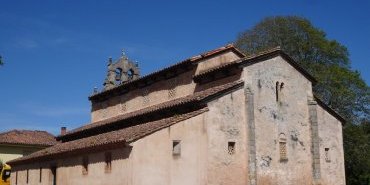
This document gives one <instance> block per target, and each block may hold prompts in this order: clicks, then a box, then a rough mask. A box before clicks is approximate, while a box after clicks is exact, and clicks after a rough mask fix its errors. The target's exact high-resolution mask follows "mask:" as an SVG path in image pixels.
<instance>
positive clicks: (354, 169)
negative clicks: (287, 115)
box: [235, 16, 370, 185]
mask: <svg viewBox="0 0 370 185" xmlns="http://www.w3.org/2000/svg"><path fill="white" fill-rule="evenodd" d="M235 45H236V46H237V47H238V48H240V49H241V50H242V51H243V52H245V53H246V54H247V55H249V54H255V53H258V52H260V51H264V50H267V49H270V48H273V47H276V46H280V47H281V48H282V50H283V51H285V52H286V53H287V54H288V55H289V56H291V57H292V58H293V59H294V60H295V61H296V62H298V63H299V64H300V65H301V66H302V67H303V68H305V69H306V70H307V71H308V72H310V73H311V74H312V75H313V76H315V77H316V79H317V80H318V84H317V85H315V87H314V91H315V94H316V95H317V96H318V97H320V98H321V99H322V100H323V101H324V102H325V103H327V104H328V105H329V106H330V107H333V108H334V109H335V110H336V111H337V112H339V113H340V114H341V115H342V116H344V117H345V119H346V120H347V122H348V124H347V126H345V128H344V147H345V162H346V173H347V184H348V185H352V184H353V185H354V184H356V185H358V184H365V183H369V182H366V181H367V180H366V178H368V177H369V176H370V171H369V166H370V164H369V161H370V155H369V143H370V141H369V126H368V121H364V120H370V116H369V115H370V88H369V86H368V85H367V84H366V83H365V81H364V80H363V79H362V78H361V76H360V73H359V72H358V71H354V70H352V69H351V61H350V59H349V52H348V50H347V48H346V47H345V46H343V45H342V44H340V43H339V42H337V41H336V40H330V39H328V38H327V37H326V34H325V32H324V31H323V30H320V29H318V28H316V27H314V26H313V25H312V24H311V22H310V21H309V20H307V19H305V18H302V17H297V16H277V17H268V18H265V19H263V20H262V21H261V22H259V23H258V24H257V25H255V26H254V27H253V28H251V29H248V30H246V31H244V32H242V33H240V34H239V35H238V37H237V39H236V41H235ZM365 123H367V127H366V128H367V135H366V132H364V129H363V128H362V127H363V125H366V124H365ZM364 128H365V127H364ZM352 136H354V137H352ZM358 146H361V147H360V148H358ZM360 177H361V178H360ZM359 179H360V180H359ZM366 185H368V184H366Z"/></svg>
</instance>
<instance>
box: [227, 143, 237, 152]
mask: <svg viewBox="0 0 370 185" xmlns="http://www.w3.org/2000/svg"><path fill="white" fill-rule="evenodd" d="M227 150H228V153H229V155H233V154H234V153H235V142H228V143H227Z"/></svg>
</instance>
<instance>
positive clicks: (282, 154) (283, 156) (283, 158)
mask: <svg viewBox="0 0 370 185" xmlns="http://www.w3.org/2000/svg"><path fill="white" fill-rule="evenodd" d="M279 145H280V161H286V160H288V157H287V149H286V142H280V143H279Z"/></svg>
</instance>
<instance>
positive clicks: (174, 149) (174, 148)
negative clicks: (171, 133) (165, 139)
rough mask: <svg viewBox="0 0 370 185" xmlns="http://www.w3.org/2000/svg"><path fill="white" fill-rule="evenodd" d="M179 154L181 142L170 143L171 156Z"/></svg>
mask: <svg viewBox="0 0 370 185" xmlns="http://www.w3.org/2000/svg"><path fill="white" fill-rule="evenodd" d="M180 154H181V141H179V140H175V141H173V142H172V155H180Z"/></svg>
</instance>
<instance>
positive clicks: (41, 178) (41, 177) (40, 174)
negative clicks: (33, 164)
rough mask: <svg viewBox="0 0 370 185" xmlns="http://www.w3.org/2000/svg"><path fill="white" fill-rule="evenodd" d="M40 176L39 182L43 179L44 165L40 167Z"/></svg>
mask: <svg viewBox="0 0 370 185" xmlns="http://www.w3.org/2000/svg"><path fill="white" fill-rule="evenodd" d="M39 175H40V177H39V182H41V181H42V167H40V174H39Z"/></svg>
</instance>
